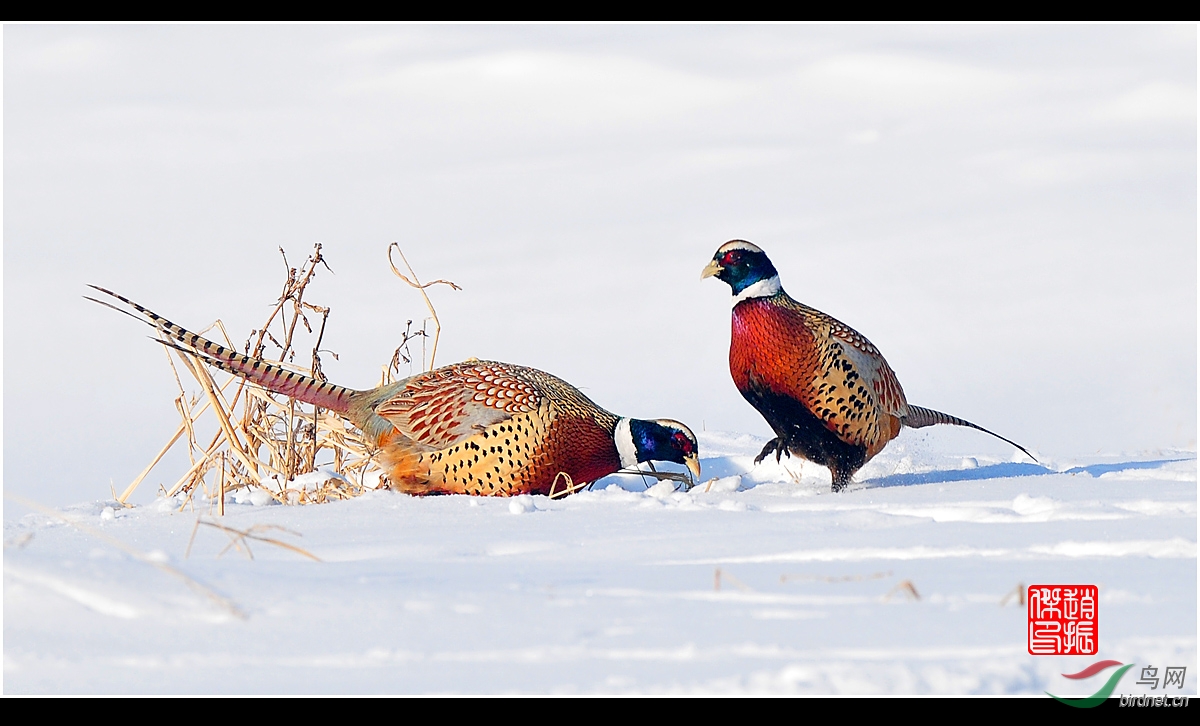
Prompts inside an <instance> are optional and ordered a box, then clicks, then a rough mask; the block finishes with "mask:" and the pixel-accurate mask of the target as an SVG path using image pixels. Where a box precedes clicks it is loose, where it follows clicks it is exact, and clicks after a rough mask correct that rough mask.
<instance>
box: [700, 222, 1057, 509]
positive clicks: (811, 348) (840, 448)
mask: <svg viewBox="0 0 1200 726" xmlns="http://www.w3.org/2000/svg"><path fill="white" fill-rule="evenodd" d="M706 277H716V278H717V279H719V280H723V281H724V282H726V283H728V284H729V287H730V288H732V289H733V334H732V338H731V341H730V345H729V370H730V372H731V373H732V374H733V382H734V385H736V386H737V389H738V391H739V392H741V394H742V396H743V397H744V398H745V399H746V400H747V401H749V402H750V405H752V406H754V407H755V408H756V409H758V412H759V413H761V414H762V415H763V418H765V419H766V420H767V423H768V424H770V426H771V428H772V429H773V430H774V431H775V438H773V439H771V440H770V441H768V442H767V445H766V446H765V447H763V450H762V452H761V453H760V454H759V455H758V457H757V458H755V460H754V463H756V464H757V463H758V462H760V461H762V460H763V459H764V458H765V457H766V456H767V455H769V454H770V453H771V452H775V459H776V460H778V459H779V457H780V455H781V454H784V453H787V454H788V455H789V456H791V455H792V454H796V455H797V456H800V457H802V458H805V459H808V460H809V461H812V462H815V463H817V464H820V465H822V466H826V467H828V468H829V471H830V473H831V474H832V475H833V491H835V492H837V491H841V490H842V489H843V488H844V487H845V486H846V485H847V484H849V483H850V479H851V477H852V476H854V472H856V471H858V470H859V469H860V468H861V467H862V465H863V464H865V463H867V462H868V461H869V460H870V459H871V457H873V456H875V455H876V454H878V453H879V452H880V451H882V450H883V447H884V446H886V445H887V443H888V442H889V441H891V440H892V439H894V438H896V436H897V435H899V433H900V429H901V428H902V427H904V426H907V427H909V428H922V427H924V426H932V425H934V424H953V425H955V426H969V427H970V428H973V429H978V430H979V431H983V432H984V433H987V434H991V435H992V436H995V437H996V438H998V439H1001V440H1003V441H1006V442H1008V443H1010V444H1012V445H1013V446H1016V447H1017V448H1018V449H1020V450H1021V451H1024V452H1025V454H1026V455H1027V456H1029V457H1030V458H1033V456H1032V455H1031V454H1030V453H1029V452H1028V451H1025V448H1024V447H1022V446H1021V445H1019V444H1016V443H1014V442H1012V441H1009V440H1008V439H1006V438H1004V437H1003V436H1000V435H998V434H995V433H992V432H991V431H988V430H987V429H985V428H982V427H980V426H976V425H975V424H973V423H971V422H969V421H964V420H963V419H961V418H956V417H954V416H950V415H949V414H944V413H941V412H939V411H934V410H931V409H928V408H921V407H920V406H911V405H909V404H908V402H907V401H906V400H905V398H904V389H902V388H901V387H900V382H899V381H898V380H896V374H895V373H894V372H893V371H892V369H891V367H890V366H889V365H888V364H887V361H886V360H884V359H883V356H882V355H880V353H879V351H878V350H877V349H876V348H875V346H874V345H872V344H871V341H869V340H867V339H866V338H865V337H863V336H862V335H859V334H858V332H857V331H855V330H853V329H852V328H850V326H848V325H845V324H844V323H841V322H839V321H838V320H835V319H834V318H832V317H830V316H828V315H826V314H825V313H823V312H821V311H819V310H814V309H813V308H810V307H808V306H807V305H804V304H803V303H799V302H796V301H795V300H793V299H792V298H791V297H790V296H788V294H787V293H786V292H784V291H783V287H782V286H781V285H780V284H779V274H778V273H777V272H776V271H775V266H774V265H772V264H771V260H769V259H768V258H767V255H766V254H765V253H764V252H763V251H762V250H761V249H760V248H759V247H758V246H757V245H753V244H751V243H749V242H746V241H745V240H731V241H729V242H726V243H725V244H723V245H721V246H720V247H719V248H718V249H717V253H716V254H715V255H713V259H712V261H711V262H709V263H708V266H707V267H705V268H704V271H703V272H702V273H701V275H700V278H701V279H704V278H706ZM1034 460H1035V461H1036V459H1034Z"/></svg>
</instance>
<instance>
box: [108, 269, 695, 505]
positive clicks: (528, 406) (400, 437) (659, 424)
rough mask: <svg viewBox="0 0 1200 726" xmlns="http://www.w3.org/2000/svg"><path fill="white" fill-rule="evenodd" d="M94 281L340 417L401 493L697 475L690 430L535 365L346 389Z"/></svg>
mask: <svg viewBox="0 0 1200 726" xmlns="http://www.w3.org/2000/svg"><path fill="white" fill-rule="evenodd" d="M92 287H93V288H94V289H96V290H99V291H100V292H102V293H104V294H106V295H109V296H111V297H113V298H115V299H116V300H119V301H121V302H123V303H125V304H126V305H128V306H129V307H131V308H132V309H133V310H136V311H137V312H138V313H140V314H141V315H142V316H144V317H145V319H146V322H147V323H148V324H150V325H152V326H153V327H155V328H157V329H159V330H160V331H162V332H163V333H165V334H166V335H168V336H169V337H171V338H172V339H174V340H175V341H177V342H178V343H179V345H177V346H175V347H178V348H179V349H181V350H183V351H185V352H187V353H191V354H192V355H195V356H197V357H199V358H200V359H202V360H204V361H205V362H206V363H208V364H209V365H211V366H213V367H215V368H219V369H221V370H223V371H227V372H229V373H232V374H234V375H237V376H241V377H242V378H245V379H246V380H248V381H250V382H251V383H254V384H257V385H259V386H262V387H263V388H266V389H268V390H270V391H273V392H275V393H279V394H283V395H285V396H291V397H293V398H296V399H299V400H301V401H304V402H306V403H310V404H312V405H314V406H320V407H322V408H326V409H329V410H330V411H333V412H335V413H337V414H339V415H341V416H344V417H345V418H347V419H349V421H350V422H351V423H353V424H354V425H355V426H357V427H358V428H359V429H360V430H362V432H363V433H364V434H365V435H366V437H367V438H368V439H370V440H371V441H373V442H374V443H375V444H376V446H378V447H379V450H380V458H381V460H382V463H383V464H384V467H385V470H386V472H387V478H388V483H389V486H390V487H391V488H393V489H398V490H399V491H402V492H406V493H408V494H417V495H424V494H475V495H484V496H515V495H518V494H548V493H550V492H551V489H552V487H553V488H554V491H563V490H566V489H568V487H570V490H578V488H579V487H580V486H581V485H583V484H585V483H589V482H594V481H595V480H597V479H599V478H601V477H604V476H607V475H609V474H612V473H614V472H616V471H617V470H619V469H621V468H622V467H634V466H636V464H637V463H638V462H643V461H671V462H675V463H677V464H683V465H685V466H686V467H687V468H688V469H689V470H690V471H691V472H692V474H693V476H696V477H698V476H699V475H700V462H699V458H698V457H699V455H698V450H697V444H696V436H695V434H693V433H692V431H691V430H690V429H689V428H688V427H687V426H685V425H683V424H681V423H679V422H678V421H672V420H670V419H655V420H651V421H646V420H641V419H632V418H621V417H619V416H616V415H615V414H612V413H609V412H608V411H605V410H604V409H602V408H600V407H599V406H597V405H596V404H595V403H592V401H591V400H590V399H588V397H587V396H585V395H583V394H582V393H580V392H579V390H578V389H577V388H575V387H574V386H572V385H571V384H569V383H567V382H566V381H564V380H562V379H560V378H557V377H555V376H552V375H550V374H549V373H544V372H542V371H539V370H536V369H534V368H527V367H525V366H518V365H513V364H511V363H497V362H495V361H481V360H470V361H466V362H463V363H455V364H453V365H448V366H444V367H442V368H437V369H435V370H432V371H429V372H427V373H421V374H419V375H415V376H412V377H410V378H406V379H404V380H401V381H396V382H395V383H391V384H389V385H386V386H380V387H379V388H375V389H372V390H369V391H356V390H353V389H350V388H345V387H343V386H337V385H334V384H332V383H326V382H323V381H318V380H317V379H315V378H311V377H309V376H305V375H301V374H299V373H295V372H293V371H289V370H287V369H285V368H282V367H280V366H277V365H272V364H270V363H266V362H264V361H262V360H259V359H257V358H251V357H249V356H245V355H242V354H241V353H238V352H236V351H233V350H229V349H228V348H224V347H222V346H220V345H217V344H216V343H213V342H212V341H210V340H206V339H205V338H202V337H200V336H199V335H196V334H195V333H192V332H189V331H188V330H185V329H184V328H181V327H179V326H178V325H176V324H174V323H172V322H171V321H169V320H167V319H166V318H163V317H162V316H160V315H158V314H156V313H154V312H152V311H150V310H147V309H146V308H144V307H142V306H141V305H138V304H137V303H135V302H133V301H132V300H129V299H128V298H125V297H122V296H120V295H118V294H116V293H114V292H111V291H109V290H105V289H104V288H100V287H95V286H94V285H93V286H92ZM95 302H101V301H99V300H96V301H95ZM101 304H103V305H108V303H103V302H101ZM110 307H113V306H111V305H110ZM118 309H119V308H118ZM168 345H172V344H171V343H168ZM563 475H565V476H566V477H568V478H567V480H566V481H562V479H563V478H564V477H563Z"/></svg>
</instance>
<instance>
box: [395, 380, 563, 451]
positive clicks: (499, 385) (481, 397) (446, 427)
mask: <svg viewBox="0 0 1200 726" xmlns="http://www.w3.org/2000/svg"><path fill="white" fill-rule="evenodd" d="M540 402H541V396H540V395H539V393H538V391H537V389H536V388H535V387H534V386H533V385H531V384H530V382H528V381H526V380H525V379H524V377H522V376H521V375H520V374H519V372H517V371H515V370H513V369H512V368H510V367H508V366H505V365H504V364H501V363H493V362H490V361H472V362H469V363H458V364H455V365H450V366H445V367H443V368H438V369H437V370H434V371H430V372H428V373H423V374H421V375H418V376H413V377H412V378H410V379H409V380H408V381H407V382H406V383H405V385H404V387H403V388H402V389H400V390H399V391H398V392H397V393H396V394H395V395H393V396H391V397H390V398H388V399H387V400H385V401H383V402H382V403H380V404H379V405H378V406H376V407H375V413H376V414H378V415H379V416H381V417H383V418H385V419H387V420H388V422H390V423H391V424H392V425H393V426H395V427H396V429H397V430H399V431H400V432H401V433H402V434H404V435H405V436H407V437H408V438H410V439H412V440H414V441H416V442H418V443H421V444H425V445H427V446H431V447H433V448H434V449H445V448H448V447H450V446H453V445H455V444H457V443H459V442H460V441H462V440H464V439H466V438H469V437H471V436H473V435H475V434H478V433H479V432H480V431H481V430H482V429H484V428H487V427H488V426H492V425H494V424H497V423H499V422H501V421H504V420H506V419H509V418H511V417H512V416H513V415H514V414H518V413H526V412H530V411H535V410H537V408H538V405H539V404H540Z"/></svg>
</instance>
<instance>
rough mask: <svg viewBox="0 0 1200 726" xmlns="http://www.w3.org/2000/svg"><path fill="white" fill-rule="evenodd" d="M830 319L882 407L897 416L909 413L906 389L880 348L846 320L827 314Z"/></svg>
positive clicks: (882, 409) (834, 333)
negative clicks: (839, 319) (841, 320)
mask: <svg viewBox="0 0 1200 726" xmlns="http://www.w3.org/2000/svg"><path fill="white" fill-rule="evenodd" d="M827 321H828V323H829V325H830V330H829V332H830V335H831V336H833V338H834V339H835V340H837V342H838V343H840V344H841V347H842V351H843V352H844V353H845V354H846V357H847V358H849V359H850V361H851V362H852V363H853V364H854V367H855V369H856V370H857V371H858V375H860V376H862V379H863V381H864V382H866V383H867V384H869V385H870V387H871V392H872V393H873V394H875V401H876V404H877V405H878V407H879V410H880V411H881V412H883V413H887V414H891V415H892V416H896V417H898V418H903V417H905V416H907V415H908V403H907V401H906V400H905V398H904V389H903V388H901V387H900V381H899V380H897V378H896V373H895V371H893V370H892V367H891V366H889V365H888V363H887V361H886V360H884V358H883V355H882V354H881V353H880V352H879V349H878V348H876V347H875V346H874V345H873V344H872V343H871V341H869V340H867V339H866V338H865V337H863V336H862V334H860V333H859V332H858V331H856V330H854V329H853V328H851V327H850V326H848V325H846V324H845V323H841V322H839V321H837V320H834V319H833V318H827Z"/></svg>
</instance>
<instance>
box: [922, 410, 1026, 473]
mask: <svg viewBox="0 0 1200 726" xmlns="http://www.w3.org/2000/svg"><path fill="white" fill-rule="evenodd" d="M901 423H902V424H903V425H905V426H907V427H908V428H910V429H920V428H924V427H926V426H934V425H936V424H949V425H951V426H966V427H967V428H972V429H975V430H976V431H982V432H983V433H985V434H989V435H991V436H995V437H996V438H998V439H1000V440H1001V441H1003V442H1005V443H1009V444H1012V445H1013V446H1015V447H1017V448H1018V449H1020V450H1021V451H1023V452H1024V453H1025V455H1026V456H1028V457H1029V458H1030V459H1033V460H1034V461H1037V457H1036V456H1034V455H1033V454H1031V453H1029V451H1028V450H1027V449H1026V448H1025V447H1024V446H1021V445H1020V444H1018V443H1017V442H1015V441H1011V440H1009V439H1006V438H1004V437H1003V436H1001V435H1000V434H998V433H996V432H994V431H988V430H987V429H985V428H984V427H982V426H976V425H975V424H973V423H971V422H970V421H967V420H965V419H961V418H959V417H957V416H951V415H950V414H948V413H942V412H941V411H934V410H933V409H931V408H923V407H921V406H914V405H912V404H909V405H908V415H907V416H905V417H904V418H903V419H901Z"/></svg>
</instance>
